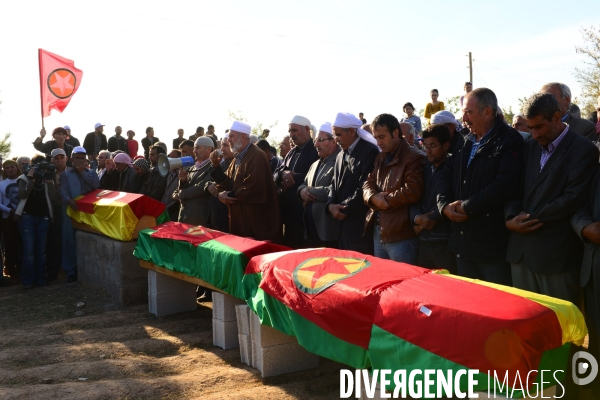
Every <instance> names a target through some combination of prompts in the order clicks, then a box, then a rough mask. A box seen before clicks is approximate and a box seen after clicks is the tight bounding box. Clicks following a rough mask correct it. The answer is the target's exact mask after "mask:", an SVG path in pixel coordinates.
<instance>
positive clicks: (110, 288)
mask: <svg viewBox="0 0 600 400" xmlns="http://www.w3.org/2000/svg"><path fill="white" fill-rule="evenodd" d="M76 243H77V272H78V279H79V281H81V282H83V283H84V284H86V285H89V286H92V287H102V288H103V289H105V290H106V291H107V292H108V293H110V295H111V296H112V298H113V299H115V300H116V301H118V302H119V304H121V305H129V304H134V303H145V302H146V301H147V297H146V294H147V292H148V278H147V276H146V275H147V274H146V270H145V269H144V268H141V267H140V264H139V260H138V259H137V258H135V257H134V256H133V249H134V248H135V245H136V241H131V242H121V241H118V240H114V239H111V238H109V237H108V236H103V235H98V234H95V233H90V232H84V231H77V234H76Z"/></svg>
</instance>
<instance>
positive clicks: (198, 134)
mask: <svg viewBox="0 0 600 400" xmlns="http://www.w3.org/2000/svg"><path fill="white" fill-rule="evenodd" d="M201 136H204V127H202V126H199V127H197V128H196V133H195V134H193V135H192V136H190V140H191V141H192V142H194V143H195V142H196V139H198V138H199V137H201Z"/></svg>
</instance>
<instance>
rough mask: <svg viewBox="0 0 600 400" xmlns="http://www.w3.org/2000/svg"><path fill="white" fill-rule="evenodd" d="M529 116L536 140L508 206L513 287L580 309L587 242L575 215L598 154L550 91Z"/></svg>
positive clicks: (538, 97) (532, 104) (537, 97)
mask: <svg viewBox="0 0 600 400" xmlns="http://www.w3.org/2000/svg"><path fill="white" fill-rule="evenodd" d="M523 114H524V115H525V118H526V119H527V126H528V127H529V128H530V129H531V135H532V138H533V140H528V141H527V143H526V144H525V151H524V162H523V175H522V181H521V187H520V190H519V194H518V196H517V197H516V198H515V199H512V200H510V201H509V202H507V204H506V207H505V218H506V227H507V228H508V229H509V230H510V231H511V234H510V242H509V246H508V250H507V260H508V261H509V262H510V263H511V271H512V278H513V284H514V286H515V287H517V288H520V289H524V290H529V291H531V292H536V293H541V294H545V295H548V296H552V297H556V298H559V299H563V300H567V301H570V302H572V303H574V304H575V305H580V303H581V302H580V290H579V284H578V283H579V269H580V266H581V257H582V254H583V244H582V243H581V240H579V238H578V237H577V235H576V234H575V232H573V230H572V229H571V217H572V216H573V215H574V214H575V212H576V211H577V210H579V208H580V207H581V206H582V205H583V204H584V202H585V199H586V198H587V194H588V193H589V184H590V180H591V179H592V175H593V174H594V171H595V170H596V165H597V164H598V150H597V148H596V146H594V144H593V143H592V142H591V141H589V140H587V139H585V138H583V137H581V136H580V135H577V134H576V133H575V132H574V131H573V130H572V129H570V127H569V126H568V125H566V124H565V123H564V122H562V120H561V115H560V108H559V105H558V102H557V101H556V98H555V97H554V96H553V95H552V94H550V93H536V94H534V95H533V96H532V97H531V98H530V99H529V100H528V101H527V103H526V104H525V107H524V112H523Z"/></svg>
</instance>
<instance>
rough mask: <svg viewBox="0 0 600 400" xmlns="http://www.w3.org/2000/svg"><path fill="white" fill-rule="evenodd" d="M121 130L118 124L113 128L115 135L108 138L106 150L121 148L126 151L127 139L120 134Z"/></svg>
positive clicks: (111, 150)
mask: <svg viewBox="0 0 600 400" xmlns="http://www.w3.org/2000/svg"><path fill="white" fill-rule="evenodd" d="M121 132H123V129H122V128H121V127H120V126H117V127H116V128H115V135H114V136H111V137H110V139H108V151H110V152H113V151H117V150H121V151H124V152H125V153H127V150H128V149H127V139H125V138H124V137H123V136H121Z"/></svg>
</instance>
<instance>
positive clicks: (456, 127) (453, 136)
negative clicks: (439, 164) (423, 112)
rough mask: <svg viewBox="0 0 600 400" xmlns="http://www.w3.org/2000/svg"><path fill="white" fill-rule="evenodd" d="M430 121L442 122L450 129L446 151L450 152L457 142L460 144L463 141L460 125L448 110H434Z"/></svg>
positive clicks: (433, 122)
mask: <svg viewBox="0 0 600 400" xmlns="http://www.w3.org/2000/svg"><path fill="white" fill-rule="evenodd" d="M431 123H432V124H443V125H446V126H447V127H448V129H450V147H448V153H450V154H452V153H453V152H454V149H455V148H456V146H457V145H458V143H459V142H460V143H461V144H462V143H463V142H464V141H465V138H464V136H463V135H462V134H461V130H462V126H461V125H460V123H459V122H458V121H457V120H456V118H455V117H454V114H452V113H451V112H450V111H447V110H442V111H438V112H436V113H435V114H433V115H432V116H431Z"/></svg>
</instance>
